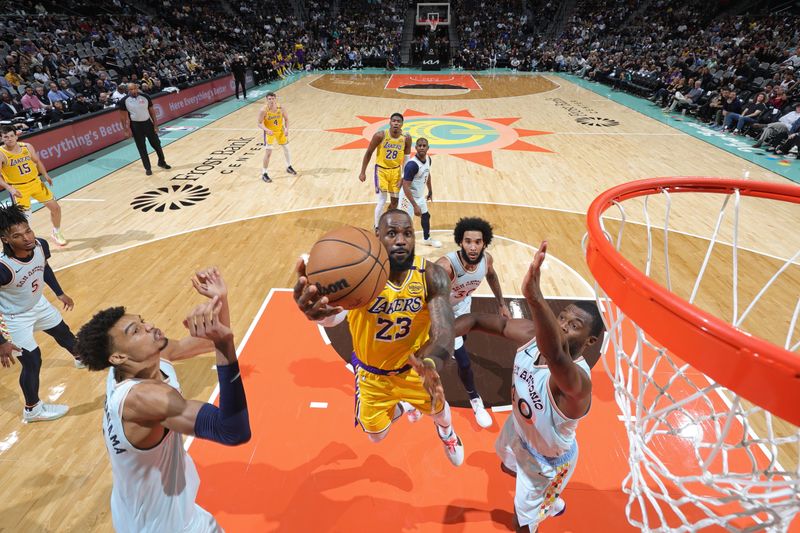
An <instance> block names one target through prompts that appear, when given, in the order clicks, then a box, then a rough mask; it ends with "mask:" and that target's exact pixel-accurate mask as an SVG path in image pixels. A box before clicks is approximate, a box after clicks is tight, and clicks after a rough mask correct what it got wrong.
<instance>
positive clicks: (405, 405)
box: [400, 400, 416, 413]
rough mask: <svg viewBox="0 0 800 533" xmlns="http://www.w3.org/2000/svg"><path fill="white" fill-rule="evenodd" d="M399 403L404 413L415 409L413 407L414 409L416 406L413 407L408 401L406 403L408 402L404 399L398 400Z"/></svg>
mask: <svg viewBox="0 0 800 533" xmlns="http://www.w3.org/2000/svg"><path fill="white" fill-rule="evenodd" d="M400 405H401V406H402V407H403V411H404V412H406V413H407V412H409V411H413V410H415V409H416V407H414V406H413V405H411V404H410V403H408V402H404V401H402V400H401V401H400Z"/></svg>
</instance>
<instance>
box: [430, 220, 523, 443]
mask: <svg viewBox="0 0 800 533" xmlns="http://www.w3.org/2000/svg"><path fill="white" fill-rule="evenodd" d="M453 234H454V237H455V241H456V244H458V246H459V249H458V250H457V251H455V252H450V253H449V254H447V255H445V256H444V257H440V258H439V260H438V261H436V264H438V265H439V266H441V267H442V268H444V270H445V272H447V274H448V276H450V305H452V306H453V313H454V314H455V316H456V318H458V317H459V316H461V315H465V314H467V313H469V312H470V309H471V307H472V293H473V292H474V291H475V289H477V288H478V286H479V285H480V284H481V282H482V281H483V279H484V278H486V281H487V282H488V283H489V287H490V288H491V289H492V294H494V297H495V299H496V300H497V305H498V306H499V312H500V315H501V316H502V317H505V318H511V313H510V312H509V310H508V306H507V305H506V303H505V301H504V300H503V290H502V289H501V288H500V280H499V279H498V278H497V272H495V270H494V261H493V259H492V256H491V255H489V252H487V251H486V248H488V247H489V245H490V244H491V243H492V238H493V233H492V226H491V224H489V223H488V222H487V221H485V220H483V219H482V218H476V217H475V218H473V217H470V218H462V219H461V220H459V221H458V223H457V224H456V228H455V231H454V232H453ZM454 357H455V359H456V362H457V363H458V377H459V378H461V383H463V384H464V388H465V389H466V390H467V394H469V403H470V404H471V405H472V410H473V411H474V413H475V420H476V421H477V422H478V425H479V426H481V427H483V428H488V427H489V426H491V425H492V417H491V415H490V414H489V412H488V411H487V410H486V408H485V407H484V405H483V400H482V399H481V396H480V394H478V389H477V387H476V386H475V377H474V375H473V373H472V365H471V364H470V361H469V353H467V348H466V346H464V338H463V337H461V336H456V338H455V354H454Z"/></svg>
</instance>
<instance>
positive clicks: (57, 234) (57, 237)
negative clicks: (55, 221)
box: [53, 228, 67, 246]
mask: <svg viewBox="0 0 800 533" xmlns="http://www.w3.org/2000/svg"><path fill="white" fill-rule="evenodd" d="M53 240H54V241H56V242H57V243H58V245H59V246H66V245H67V239H65V238H64V234H63V233H61V229H55V228H53Z"/></svg>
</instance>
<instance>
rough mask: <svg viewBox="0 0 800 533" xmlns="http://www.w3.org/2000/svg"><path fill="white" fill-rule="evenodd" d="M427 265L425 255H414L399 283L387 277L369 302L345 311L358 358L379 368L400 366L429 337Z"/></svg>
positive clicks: (389, 368) (391, 368)
mask: <svg viewBox="0 0 800 533" xmlns="http://www.w3.org/2000/svg"><path fill="white" fill-rule="evenodd" d="M426 266H427V260H426V259H424V258H422V257H419V256H417V257H415V258H414V266H413V267H412V268H411V269H410V270H409V271H408V275H407V276H406V279H405V280H404V281H403V283H402V285H400V286H397V285H394V284H393V283H392V282H390V281H387V282H386V287H384V289H383V291H381V293H380V294H379V295H378V297H377V298H375V299H374V300H372V301H371V302H370V303H369V304H368V305H366V306H364V307H360V308H358V309H353V310H351V311H348V313H347V320H348V322H349V324H350V335H351V336H352V337H353V350H355V353H356V357H358V359H359V360H360V361H362V362H363V363H365V364H367V365H370V366H374V367H376V368H380V369H382V370H393V369H396V368H400V367H402V366H404V365H405V364H406V363H407V362H408V356H409V354H412V353H414V352H416V351H417V350H418V349H419V348H420V346H422V345H423V344H425V342H426V341H427V340H428V337H429V335H428V332H429V329H430V323H431V321H430V315H429V313H428V303H427V301H426V300H427V297H428V286H427V284H426V282H425V268H426Z"/></svg>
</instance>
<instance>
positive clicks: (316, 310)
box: [294, 258, 344, 320]
mask: <svg viewBox="0 0 800 533" xmlns="http://www.w3.org/2000/svg"><path fill="white" fill-rule="evenodd" d="M295 269H296V271H297V283H295V285H294V301H295V303H296V304H297V307H298V308H299V309H300V311H302V312H303V313H304V314H305V315H306V318H308V319H309V320H323V319H325V318H328V317H329V316H333V315H338V314H339V313H341V312H342V311H344V308H342V307H339V306H332V305H328V297H327V296H322V297H320V294H319V290H318V289H317V287H316V285H310V284H309V283H308V278H307V277H306V263H305V261H304V260H303V259H302V258H300V259H298V260H297V266H296V267H295Z"/></svg>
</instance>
